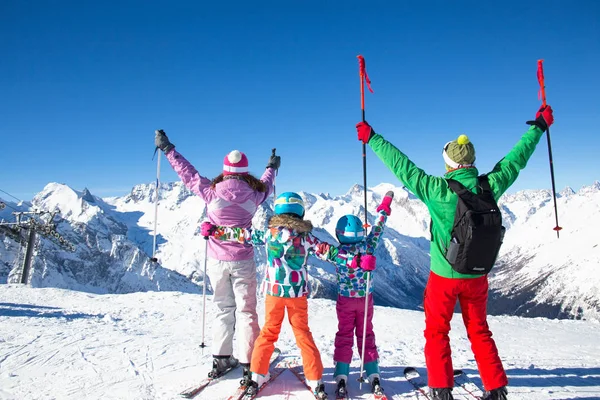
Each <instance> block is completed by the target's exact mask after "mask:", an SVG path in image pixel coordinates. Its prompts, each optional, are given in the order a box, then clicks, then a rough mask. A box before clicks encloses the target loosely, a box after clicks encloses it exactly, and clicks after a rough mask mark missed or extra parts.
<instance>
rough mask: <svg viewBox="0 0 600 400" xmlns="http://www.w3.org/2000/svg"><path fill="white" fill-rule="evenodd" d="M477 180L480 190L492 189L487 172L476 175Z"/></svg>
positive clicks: (487, 190) (488, 190)
mask: <svg viewBox="0 0 600 400" xmlns="http://www.w3.org/2000/svg"><path fill="white" fill-rule="evenodd" d="M477 181H478V182H479V187H481V190H483V191H484V192H491V191H492V188H491V187H490V181H489V179H488V176H487V174H484V175H479V176H478V177H477Z"/></svg>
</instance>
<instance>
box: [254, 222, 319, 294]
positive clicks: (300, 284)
mask: <svg viewBox="0 0 600 400" xmlns="http://www.w3.org/2000/svg"><path fill="white" fill-rule="evenodd" d="M312 228H313V226H312V223H311V222H310V221H305V220H302V219H298V218H294V217H291V216H288V215H274V216H273V217H271V219H270V220H269V227H268V230H267V231H266V232H260V231H254V232H253V234H252V239H253V244H254V245H261V244H264V245H265V246H266V250H267V270H266V271H265V278H264V280H263V282H262V286H261V290H262V292H263V293H264V294H268V295H270V296H276V297H303V296H306V295H307V294H308V292H309V290H308V271H307V268H306V259H307V257H308V256H309V255H311V254H313V255H315V256H317V257H318V258H320V259H322V260H325V259H326V257H327V256H326V253H327V252H328V250H329V247H330V245H329V244H328V243H326V242H322V241H320V240H319V239H317V238H316V237H315V236H314V235H313V234H312V233H311V231H312ZM262 236H264V239H263V238H262Z"/></svg>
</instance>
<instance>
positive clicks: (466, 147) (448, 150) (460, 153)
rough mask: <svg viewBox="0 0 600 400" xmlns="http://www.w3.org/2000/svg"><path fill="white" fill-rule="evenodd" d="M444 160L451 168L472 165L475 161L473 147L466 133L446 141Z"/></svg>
mask: <svg viewBox="0 0 600 400" xmlns="http://www.w3.org/2000/svg"><path fill="white" fill-rule="evenodd" d="M442 154H443V156H444V161H445V162H446V165H448V166H449V167H450V168H451V169H456V168H461V167H472V166H473V164H474V163H475V147H473V143H471V141H470V140H469V137H468V136H467V135H460V136H459V137H458V139H456V140H453V141H451V142H448V143H446V145H445V146H444V151H443V153H442Z"/></svg>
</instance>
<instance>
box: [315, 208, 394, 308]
mask: <svg viewBox="0 0 600 400" xmlns="http://www.w3.org/2000/svg"><path fill="white" fill-rule="evenodd" d="M387 217H388V216H387V214H386V213H385V211H383V210H382V211H379V213H378V215H377V221H375V225H374V226H373V228H372V229H371V232H369V235H368V236H367V238H366V240H363V241H362V242H360V243H356V244H340V245H339V246H338V247H335V246H331V247H330V248H329V251H328V252H327V255H326V256H327V261H329V262H331V263H333V264H335V266H336V271H337V279H338V293H339V294H340V296H344V297H365V293H366V289H367V274H369V272H368V271H365V270H363V269H362V268H356V269H354V268H352V266H351V265H352V259H353V258H354V257H356V256H357V255H358V254H373V253H374V252H375V249H376V248H377V244H378V243H379V239H380V238H381V235H382V234H383V229H384V227H385V222H386V221H387ZM369 293H373V276H372V272H371V278H370V282H369Z"/></svg>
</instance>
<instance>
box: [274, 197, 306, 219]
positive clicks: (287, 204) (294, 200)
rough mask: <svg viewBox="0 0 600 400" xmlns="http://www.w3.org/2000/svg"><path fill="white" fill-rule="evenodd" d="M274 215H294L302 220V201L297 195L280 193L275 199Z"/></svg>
mask: <svg viewBox="0 0 600 400" xmlns="http://www.w3.org/2000/svg"><path fill="white" fill-rule="evenodd" d="M275 214H294V215H297V216H299V217H300V218H304V200H302V197H300V195H299V194H298V193H294V192H285V193H281V194H280V195H279V196H277V198H276V199H275Z"/></svg>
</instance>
